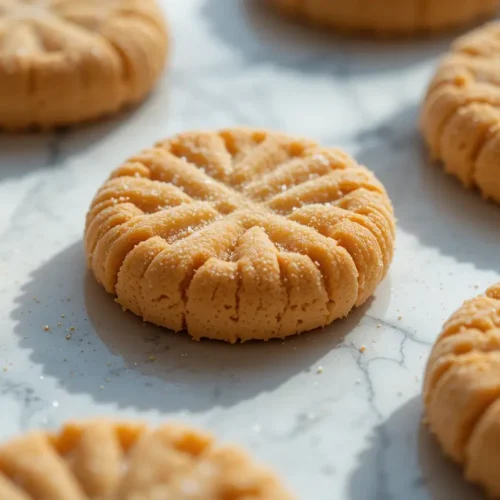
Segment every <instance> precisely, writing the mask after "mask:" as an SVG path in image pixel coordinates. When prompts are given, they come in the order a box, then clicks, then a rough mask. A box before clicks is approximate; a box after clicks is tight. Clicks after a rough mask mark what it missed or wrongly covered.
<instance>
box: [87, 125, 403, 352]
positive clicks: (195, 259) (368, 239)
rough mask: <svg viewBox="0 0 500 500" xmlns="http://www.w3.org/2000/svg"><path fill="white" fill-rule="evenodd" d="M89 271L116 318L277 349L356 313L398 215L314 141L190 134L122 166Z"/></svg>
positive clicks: (96, 224) (90, 221)
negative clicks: (274, 341)
mask: <svg viewBox="0 0 500 500" xmlns="http://www.w3.org/2000/svg"><path fill="white" fill-rule="evenodd" d="M85 246H86V254H87V259H88V265H89V267H90V269H92V271H93V273H94V275H95V277H96V278H97V280H98V281H99V282H100V283H101V284H102V285H103V286H104V287H105V289H106V290H107V291H108V292H109V293H113V294H116V296H117V301H118V302H119V303H120V304H121V305H122V306H123V308H125V309H127V310H130V311H132V312H133V313H135V314H137V315H138V316H141V317H142V318H143V319H144V320H146V321H149V322H152V323H155V324H157V325H160V326H165V327H167V328H170V329H172V330H175V331H180V330H187V331H188V332H189V333H190V334H191V335H192V336H193V337H194V338H196V339H200V338H203V337H205V338H212V339H220V340H225V341H228V342H232V343H234V342H236V341H238V340H241V341H245V340H251V339H260V340H267V339H270V338H283V337H286V336H288V335H293V334H295V333H299V332H302V331H306V330H312V329H314V328H317V327H322V326H325V325H328V324H329V323H331V322H332V321H333V320H334V319H336V318H341V317H343V316H346V315H347V314H348V313H349V311H350V310H351V309H352V308H353V307H354V306H359V305H361V304H363V303H364V302H365V301H366V300H367V299H368V298H369V297H370V296H371V295H372V294H373V292H374V290H375V288H376V286H377V285H378V284H379V282H380V281H381V280H382V278H383V277H384V275H385V274H386V272H387V269H388V267H389V264H390V262H391V258H392V254H393V246H394V216H393V210H392V206H391V203H390V201H389V198H388V196H387V194H386V192H385V190H384V188H383V186H382V185H381V183H380V182H379V181H378V180H377V179H376V178H375V176H374V175H373V174H372V173H371V172H370V171H369V170H367V169H366V168H365V167H363V166H360V165H358V164H357V163H356V162H355V161H354V160H353V159H352V158H351V157H349V156H348V155H347V154H345V153H343V152H342V151H340V150H338V149H334V148H324V147H321V146H319V145H318V144H316V143H314V142H313V141H309V140H305V139H299V138H294V137H290V136H287V135H284V134H280V133H270V132H266V131H263V130H251V129H230V130H222V131H218V132H189V133H183V134H180V135H178V136H175V137H173V138H171V139H167V140H165V141H163V142H161V143H159V144H157V145H156V147H154V148H153V149H150V150H147V151H144V152H142V153H141V154H139V155H137V156H135V157H133V158H131V159H130V160H129V161H127V162H126V163H124V164H123V165H122V166H120V167H119V168H118V169H117V170H115V172H114V173H113V174H112V175H111V178H110V179H109V180H108V181H107V182H106V183H105V184H104V185H103V186H102V188H101V189H100V190H99V192H98V193H97V195H96V197H95V198H94V200H93V202H92V205H91V208H90V210H89V213H88V215H87V224H86V234H85Z"/></svg>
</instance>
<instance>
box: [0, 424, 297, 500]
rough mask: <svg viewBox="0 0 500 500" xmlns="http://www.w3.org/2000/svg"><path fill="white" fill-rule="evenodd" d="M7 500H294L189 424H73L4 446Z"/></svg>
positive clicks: (0, 465)
mask: <svg viewBox="0 0 500 500" xmlns="http://www.w3.org/2000/svg"><path fill="white" fill-rule="evenodd" d="M0 498H2V499H3V500H137V499H158V500H160V499H169V500H229V499H231V500H292V498H294V497H292V495H291V494H290V493H289V492H288V491H287V490H286V488H285V487H284V486H283V485H282V484H281V481H280V480H279V479H278V478H277V477H276V476H275V475H274V474H273V473H272V472H270V471H269V470H267V469H265V468H263V467H262V466H260V465H258V464H256V463H254V462H253V460H252V459H251V458H250V457H249V456H248V455H247V454H246V453H244V452H243V451H242V450H240V449H239V448H236V447H231V446H217V445H216V444H215V443H214V440H213V438H212V436H210V435H208V434H205V433H203V432H200V431H198V430H196V429H192V428H189V427H186V426H182V425H173V424H166V425H162V426H160V427H158V428H157V429H149V428H147V427H146V426H145V425H143V424H138V423H125V422H124V423H119V422H111V421H107V420H94V421H87V422H81V423H69V424H67V425H65V426H64V427H63V428H62V429H61V430H60V431H59V432H58V433H57V434H50V433H46V432H31V433H29V434H27V435H25V436H22V437H20V438H17V439H14V440H13V441H11V442H8V443H6V444H4V445H0Z"/></svg>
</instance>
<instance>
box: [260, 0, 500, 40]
mask: <svg viewBox="0 0 500 500" xmlns="http://www.w3.org/2000/svg"><path fill="white" fill-rule="evenodd" d="M267 1H268V2H270V3H271V4H272V5H273V6H275V7H276V8H277V9H279V10H280V11H281V12H283V13H284V14H286V15H288V16H291V17H294V18H297V19H299V20H302V21H306V22H309V23H312V24H315V25H318V26H322V27H326V28H334V29H337V30H341V31H346V30H347V31H363V32H368V33H371V34H373V35H379V36H394V35H405V34H412V33H415V32H421V31H424V32H429V31H439V30H444V29H448V28H451V27H454V26H458V25H461V24H466V23H468V22H471V21H473V20H475V19H479V18H485V17H488V16H491V15H493V14H494V13H495V12H496V11H497V9H498V7H499V2H498V0H461V1H460V2H457V1H455V0H344V1H337V0H267Z"/></svg>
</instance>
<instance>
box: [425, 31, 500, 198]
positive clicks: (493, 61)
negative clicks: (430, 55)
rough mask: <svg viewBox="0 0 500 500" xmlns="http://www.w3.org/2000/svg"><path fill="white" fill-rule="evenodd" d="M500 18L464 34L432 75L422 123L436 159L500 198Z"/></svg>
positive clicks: (487, 194)
mask: <svg viewBox="0 0 500 500" xmlns="http://www.w3.org/2000/svg"><path fill="white" fill-rule="evenodd" d="M499 57H500V23H490V24H487V25H485V26H484V27H482V28H480V29H478V30H475V31H472V32H471V33H469V34H467V35H465V36H463V37H461V38H459V39H458V40H457V41H456V42H455V43H454V45H453V47H452V50H451V53H450V54H449V55H447V56H446V57H445V58H444V60H443V61H442V62H441V64H440V66H439V68H438V70H437V73H436V75H435V77H434V79H433V80H432V82H431V84H430V87H429V90H428V92H427V96H426V98H425V102H424V104H423V110H422V114H421V129H422V131H423V134H424V137H425V140H426V142H427V145H428V147H429V150H430V152H431V155H432V156H433V158H434V159H437V160H440V161H442V162H443V164H444V167H445V169H446V171H447V172H449V173H450V174H453V175H455V176H456V177H458V178H459V179H460V181H461V182H462V183H463V185H464V186H465V187H467V188H472V187H477V188H478V189H479V190H480V191H481V193H482V194H483V196H484V197H485V198H489V199H492V200H494V201H496V202H498V203H500V163H499V162H498V158H499V157H500V108H499V105H500V76H499V74H500V73H499V69H500V64H499Z"/></svg>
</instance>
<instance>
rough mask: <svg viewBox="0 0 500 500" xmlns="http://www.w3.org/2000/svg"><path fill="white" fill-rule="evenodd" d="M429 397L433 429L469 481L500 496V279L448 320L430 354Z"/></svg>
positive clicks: (426, 393) (426, 398)
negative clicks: (497, 283)
mask: <svg viewBox="0 0 500 500" xmlns="http://www.w3.org/2000/svg"><path fill="white" fill-rule="evenodd" d="M424 402H425V407H426V414H427V420H428V423H429V426H430V429H431V431H432V432H433V433H434V434H435V435H436V437H437V439H438V440H439V442H440V444H441V446H442V448H443V450H444V451H445V453H446V454H447V455H448V456H449V457H450V458H452V459H453V460H454V461H456V462H458V463H459V464H461V465H462V466H463V468H464V471H465V476H466V478H467V479H468V480H470V481H473V482H475V483H478V484H480V485H481V486H483V487H484V488H485V489H486V490H487V491H488V493H489V494H490V495H491V496H494V497H495V498H496V497H499V496H500V475H499V474H498V471H499V470H500V284H499V285H496V286H494V287H492V288H490V289H489V290H488V291H487V292H486V294H485V295H482V296H480V297H477V298H475V299H472V300H469V301H467V302H465V303H464V305H463V306H462V307H461V308H460V309H459V310H458V311H457V312H456V313H455V314H454V315H453V316H452V317H451V318H450V319H449V320H448V322H447V323H446V324H445V325H444V329H443V331H442V333H441V335H440V336H439V338H438V339H437V341H436V344H435V346H434V348H433V350H432V353H431V355H430V358H429V361H428V364H427V369H426V375H425V383H424Z"/></svg>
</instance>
